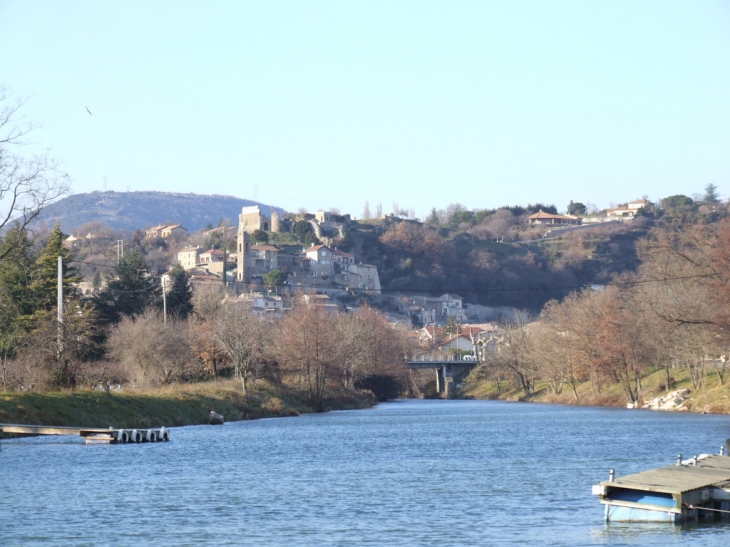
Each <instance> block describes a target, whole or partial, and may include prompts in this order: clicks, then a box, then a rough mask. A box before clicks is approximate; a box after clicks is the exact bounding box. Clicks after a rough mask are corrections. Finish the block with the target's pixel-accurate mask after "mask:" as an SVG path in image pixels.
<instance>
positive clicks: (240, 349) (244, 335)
mask: <svg viewBox="0 0 730 547" xmlns="http://www.w3.org/2000/svg"><path fill="white" fill-rule="evenodd" d="M210 336H211V341H212V342H213V343H214V344H215V345H216V346H217V347H218V349H219V350H220V351H221V352H222V353H224V354H225V355H226V356H227V357H228V360H229V362H230V363H231V365H232V366H233V370H234V373H235V375H236V377H237V378H240V379H241V389H242V390H243V395H244V396H245V395H247V383H248V380H249V378H252V377H255V376H256V375H257V374H258V373H259V372H260V370H261V367H262V366H263V363H264V362H265V361H264V343H265V333H264V325H263V322H262V321H261V319H259V318H258V317H256V315H254V313H253V312H252V311H251V308H250V307H249V305H248V304H245V303H234V302H227V303H225V304H224V305H223V306H222V307H221V309H220V311H219V312H218V313H217V314H216V315H215V316H214V317H213V318H212V320H211V329H210Z"/></svg>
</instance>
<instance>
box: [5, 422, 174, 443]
mask: <svg viewBox="0 0 730 547" xmlns="http://www.w3.org/2000/svg"><path fill="white" fill-rule="evenodd" d="M3 433H12V434H15V435H29V436H35V435H75V436H80V437H82V438H83V439H84V440H85V441H86V443H87V444H92V443H107V444H125V443H142V442H163V441H169V440H170V430H169V429H167V428H165V427H160V428H157V429H114V428H109V429H103V428H89V427H65V426H46V425H21V424H0V439H2V437H3Z"/></svg>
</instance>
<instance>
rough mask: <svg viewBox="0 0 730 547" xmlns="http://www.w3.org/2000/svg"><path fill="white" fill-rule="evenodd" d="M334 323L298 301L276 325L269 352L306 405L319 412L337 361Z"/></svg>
mask: <svg viewBox="0 0 730 547" xmlns="http://www.w3.org/2000/svg"><path fill="white" fill-rule="evenodd" d="M335 321H336V317H334V316H333V315H332V313H331V312H330V311H328V310H327V308H325V307H323V306H320V305H317V304H315V303H313V302H307V301H305V300H304V299H303V298H301V297H300V298H298V299H297V301H296V303H295V306H294V309H293V310H292V311H291V312H290V313H288V314H287V315H286V316H284V318H283V319H281V320H280V321H279V323H278V327H279V332H278V333H277V336H276V341H275V345H274V347H273V348H272V350H273V351H272V352H273V354H274V357H275V358H276V360H277V361H278V362H279V364H280V366H281V367H282V369H283V371H284V372H286V373H288V374H290V375H292V376H294V377H295V378H296V379H297V380H298V381H299V383H300V385H302V387H304V389H305V390H306V391H307V394H308V396H309V402H310V403H311V404H312V405H313V406H314V407H315V408H316V409H317V410H320V411H321V410H324V398H325V390H326V387H327V382H328V380H329V379H330V375H331V374H332V373H333V372H334V370H335V365H336V363H337V360H338V358H339V355H338V350H337V340H336V333H335V329H334V328H333V324H334V323H335Z"/></svg>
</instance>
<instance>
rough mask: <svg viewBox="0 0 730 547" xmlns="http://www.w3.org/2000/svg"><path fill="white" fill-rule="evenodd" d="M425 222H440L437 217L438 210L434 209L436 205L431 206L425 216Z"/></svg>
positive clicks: (435, 223)
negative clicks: (429, 211)
mask: <svg viewBox="0 0 730 547" xmlns="http://www.w3.org/2000/svg"><path fill="white" fill-rule="evenodd" d="M426 224H434V225H436V226H438V225H439V224H441V220H440V219H439V214H438V211H436V207H433V208H432V209H431V213H430V214H429V215H428V217H427V218H426Z"/></svg>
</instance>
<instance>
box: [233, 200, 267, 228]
mask: <svg viewBox="0 0 730 547" xmlns="http://www.w3.org/2000/svg"><path fill="white" fill-rule="evenodd" d="M241 229H243V231H244V232H246V233H247V234H252V233H254V231H256V230H263V231H265V232H268V231H269V230H270V226H269V219H268V217H266V216H265V215H264V214H263V213H261V209H259V206H258V205H254V206H253V207H244V208H243V209H241V214H240V215H238V231H239V232H240V231H241Z"/></svg>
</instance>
